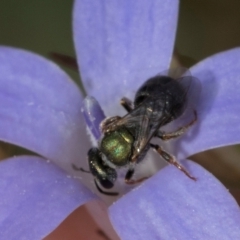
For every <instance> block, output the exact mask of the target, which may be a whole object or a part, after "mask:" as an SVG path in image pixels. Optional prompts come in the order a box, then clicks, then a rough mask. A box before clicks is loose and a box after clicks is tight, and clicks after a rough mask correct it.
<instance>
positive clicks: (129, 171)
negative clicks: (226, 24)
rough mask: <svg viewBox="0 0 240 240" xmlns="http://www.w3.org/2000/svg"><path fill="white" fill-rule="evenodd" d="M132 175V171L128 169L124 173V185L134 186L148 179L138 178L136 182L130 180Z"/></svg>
mask: <svg viewBox="0 0 240 240" xmlns="http://www.w3.org/2000/svg"><path fill="white" fill-rule="evenodd" d="M133 174H134V169H129V170H128V171H127V173H126V176H125V183H126V184H136V183H140V182H142V181H144V180H146V179H148V177H143V178H140V179H138V180H132V179H131V178H132V176H133Z"/></svg>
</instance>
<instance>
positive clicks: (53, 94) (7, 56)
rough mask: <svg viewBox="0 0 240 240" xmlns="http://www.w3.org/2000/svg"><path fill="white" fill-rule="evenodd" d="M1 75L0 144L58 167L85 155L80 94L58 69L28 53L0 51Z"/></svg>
mask: <svg viewBox="0 0 240 240" xmlns="http://www.w3.org/2000/svg"><path fill="white" fill-rule="evenodd" d="M0 73H1V74H0V102H1V108H0V116H1V117H0V126H1V128H0V139H1V140H3V141H6V142H10V143H13V144H16V145H19V146H22V147H24V148H27V149H29V150H32V151H34V152H36V153H38V154H40V155H43V156H45V157H47V158H49V159H51V160H55V161H56V162H58V164H60V165H61V166H63V167H64V166H65V165H67V166H69V165H70V162H74V161H79V159H80V158H81V157H82V156H85V155H84V154H86V149H87V147H86V146H84V141H85V139H86V138H87V136H86V133H85V132H86V131H85V126H84V125H85V124H84V123H83V122H84V121H83V117H82V114H81V101H82V97H81V93H80V91H79V89H78V88H77V86H76V85H75V84H74V83H73V82H72V81H71V79H69V77H68V76H67V75H66V74H65V73H64V72H63V71H62V70H61V69H60V68H59V67H57V66H56V65H55V64H53V63H51V62H50V61H48V60H46V59H44V58H42V57H40V56H37V55H35V54H32V53H29V52H27V51H23V50H19V49H14V48H7V47H0ZM81 139H82V140H84V141H81ZM85 142H86V144H85V145H87V141H85Z"/></svg>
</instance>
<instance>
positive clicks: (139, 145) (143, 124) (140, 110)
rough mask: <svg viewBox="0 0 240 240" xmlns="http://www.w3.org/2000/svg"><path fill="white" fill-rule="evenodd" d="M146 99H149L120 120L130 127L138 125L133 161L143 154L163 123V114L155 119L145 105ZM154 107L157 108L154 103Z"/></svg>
mask: <svg viewBox="0 0 240 240" xmlns="http://www.w3.org/2000/svg"><path fill="white" fill-rule="evenodd" d="M146 101H147V100H145V101H144V102H143V103H141V104H140V105H139V106H138V107H137V108H135V109H133V110H132V111H131V112H130V113H128V114H127V115H125V116H124V117H123V118H122V119H121V120H120V124H124V125H125V126H126V127H128V128H131V127H136V129H137V131H136V134H135V142H134V152H133V157H132V161H133V162H134V161H136V160H137V156H138V155H139V154H141V152H142V151H143V150H144V149H145V147H146V146H147V144H148V143H149V141H150V140H151V139H152V137H153V136H154V135H155V133H156V131H157V130H158V129H159V127H160V126H161V125H162V115H161V114H159V115H158V117H157V118H156V116H155V121H153V118H152V111H150V110H149V109H148V108H147V106H145V105H146V104H145V102H146ZM153 104H154V103H153ZM152 107H153V108H155V106H154V105H153V106H152ZM150 119H151V121H150Z"/></svg>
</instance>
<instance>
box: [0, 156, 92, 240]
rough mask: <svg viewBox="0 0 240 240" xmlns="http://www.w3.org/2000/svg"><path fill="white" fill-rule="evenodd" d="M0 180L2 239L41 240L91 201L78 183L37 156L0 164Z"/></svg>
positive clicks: (10, 160)
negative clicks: (81, 206) (78, 208)
mask: <svg viewBox="0 0 240 240" xmlns="http://www.w3.org/2000/svg"><path fill="white" fill-rule="evenodd" d="M0 178H1V180H0V212H1V215H0V236H1V239H43V238H44V237H45V236H46V235H48V234H49V233H50V232H51V231H52V230H53V229H55V228H56V227H57V226H58V225H59V224H60V223H61V222H62V221H63V220H64V219H65V218H66V217H67V216H68V215H69V214H70V213H71V212H72V211H74V210H75V209H76V208H77V207H79V206H80V205H82V204H84V203H86V202H88V201H90V200H92V199H94V196H93V194H92V193H91V192H90V191H89V190H88V189H86V188H85V187H84V186H82V185H81V184H80V182H79V181H78V180H76V179H73V178H71V177H69V176H68V175H67V174H66V172H64V171H62V170H60V169H59V168H57V167H56V166H54V165H53V164H51V163H47V162H46V161H45V160H43V159H41V158H39V157H33V156H31V157H30V156H22V157H15V158H12V159H8V160H4V161H1V162H0ZM79 227H81V226H79Z"/></svg>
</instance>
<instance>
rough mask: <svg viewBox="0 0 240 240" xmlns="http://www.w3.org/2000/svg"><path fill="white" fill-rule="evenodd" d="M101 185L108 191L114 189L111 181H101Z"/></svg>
mask: <svg viewBox="0 0 240 240" xmlns="http://www.w3.org/2000/svg"><path fill="white" fill-rule="evenodd" d="M99 183H100V184H101V185H102V186H103V187H104V188H106V189H109V188H112V187H113V185H114V184H113V183H112V182H111V181H109V180H108V179H101V180H100V179H99Z"/></svg>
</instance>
